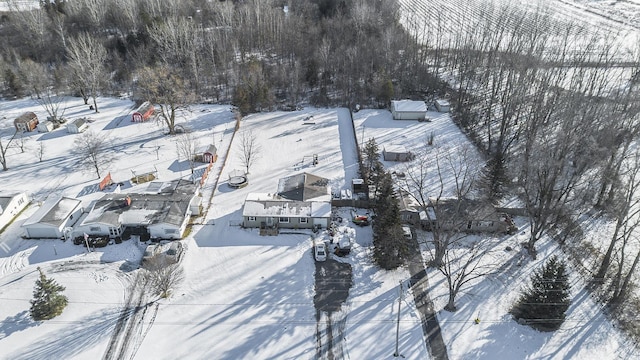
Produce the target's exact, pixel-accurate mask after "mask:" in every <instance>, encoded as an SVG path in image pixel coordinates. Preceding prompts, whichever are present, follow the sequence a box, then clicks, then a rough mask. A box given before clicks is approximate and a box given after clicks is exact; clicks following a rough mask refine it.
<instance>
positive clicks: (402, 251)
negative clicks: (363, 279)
mask: <svg viewBox="0 0 640 360" xmlns="http://www.w3.org/2000/svg"><path fill="white" fill-rule="evenodd" d="M374 211H375V213H376V218H375V221H374V223H373V233H374V235H373V245H374V250H373V257H374V259H375V261H376V263H377V264H378V266H380V267H381V268H383V269H387V270H390V269H395V268H397V267H399V266H401V265H402V264H403V263H404V260H405V259H406V258H407V257H408V252H409V244H408V240H407V239H406V238H405V237H404V236H403V233H402V227H401V223H400V207H399V205H398V198H397V197H396V195H395V191H394V188H393V179H392V178H391V174H389V173H385V174H384V175H383V176H382V177H381V179H380V186H379V190H378V197H377V198H376V200H375V204H374Z"/></svg>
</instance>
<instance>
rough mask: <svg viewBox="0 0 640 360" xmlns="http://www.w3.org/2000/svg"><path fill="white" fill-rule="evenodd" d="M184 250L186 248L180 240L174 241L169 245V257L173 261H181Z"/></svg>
mask: <svg viewBox="0 0 640 360" xmlns="http://www.w3.org/2000/svg"><path fill="white" fill-rule="evenodd" d="M183 250H184V247H183V246H182V243H181V242H179V241H174V242H172V243H171V245H170V246H169V250H167V259H168V260H169V261H170V262H173V263H177V262H179V261H180V259H181V258H182V252H183Z"/></svg>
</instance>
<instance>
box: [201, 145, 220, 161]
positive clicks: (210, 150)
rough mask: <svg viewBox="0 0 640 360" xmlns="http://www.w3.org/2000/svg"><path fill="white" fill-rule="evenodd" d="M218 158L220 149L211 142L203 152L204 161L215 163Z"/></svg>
mask: <svg viewBox="0 0 640 360" xmlns="http://www.w3.org/2000/svg"><path fill="white" fill-rule="evenodd" d="M217 159H218V149H217V148H216V146H215V145H213V144H211V145H209V146H208V147H207V149H206V150H205V151H203V152H202V162H205V163H213V162H216V160H217Z"/></svg>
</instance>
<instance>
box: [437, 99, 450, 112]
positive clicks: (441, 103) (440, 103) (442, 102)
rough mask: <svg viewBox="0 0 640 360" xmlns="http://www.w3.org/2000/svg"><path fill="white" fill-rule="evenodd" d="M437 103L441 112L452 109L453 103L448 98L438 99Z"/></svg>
mask: <svg viewBox="0 0 640 360" xmlns="http://www.w3.org/2000/svg"><path fill="white" fill-rule="evenodd" d="M435 105H436V109H438V111H439V112H449V111H450V110H451V104H449V102H448V101H447V100H436V102H435Z"/></svg>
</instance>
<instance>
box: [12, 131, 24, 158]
mask: <svg viewBox="0 0 640 360" xmlns="http://www.w3.org/2000/svg"><path fill="white" fill-rule="evenodd" d="M15 137H16V138H17V139H15V140H14V142H15V147H17V148H18V149H20V152H21V153H24V151H25V149H27V144H26V142H27V141H26V139H25V137H24V133H23V132H16V135H15Z"/></svg>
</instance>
